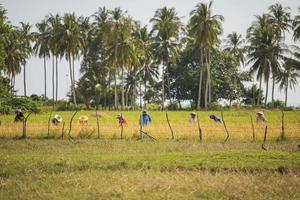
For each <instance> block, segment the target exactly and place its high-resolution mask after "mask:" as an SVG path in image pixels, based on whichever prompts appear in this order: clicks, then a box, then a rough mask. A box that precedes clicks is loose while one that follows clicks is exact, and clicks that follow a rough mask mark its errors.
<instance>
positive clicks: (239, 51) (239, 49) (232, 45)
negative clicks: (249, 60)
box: [225, 32, 245, 69]
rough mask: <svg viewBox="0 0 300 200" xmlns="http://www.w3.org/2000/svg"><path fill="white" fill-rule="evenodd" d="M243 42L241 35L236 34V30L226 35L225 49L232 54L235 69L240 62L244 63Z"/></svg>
mask: <svg viewBox="0 0 300 200" xmlns="http://www.w3.org/2000/svg"><path fill="white" fill-rule="evenodd" d="M244 43H245V40H244V39H242V35H238V34H237V33H236V32H233V33H230V34H229V35H228V36H227V40H226V47H225V51H227V52H228V53H229V54H231V55H232V56H233V58H234V63H235V64H236V66H235V67H236V68H237V69H238V67H239V65H240V64H242V65H244V62H245V48H244V46H243V45H244Z"/></svg>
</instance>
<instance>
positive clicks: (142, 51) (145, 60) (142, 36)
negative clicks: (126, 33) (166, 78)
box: [134, 26, 159, 108]
mask: <svg viewBox="0 0 300 200" xmlns="http://www.w3.org/2000/svg"><path fill="white" fill-rule="evenodd" d="M134 38H135V41H136V45H135V46H136V48H137V51H138V53H137V57H138V60H139V63H140V65H141V68H140V69H139V71H138V76H139V78H140V79H141V81H140V87H139V88H140V107H141V108H142V97H141V95H142V89H141V84H142V83H143V84H144V95H146V93H147V82H148V83H150V84H151V85H153V83H154V82H155V79H158V76H159V72H158V67H157V65H156V63H155V62H154V61H153V52H152V48H151V42H152V38H151V34H150V33H148V31H147V26H144V27H142V28H140V27H139V26H137V27H136V30H135V32H134ZM144 107H146V101H144Z"/></svg>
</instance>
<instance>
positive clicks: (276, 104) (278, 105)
mask: <svg viewBox="0 0 300 200" xmlns="http://www.w3.org/2000/svg"><path fill="white" fill-rule="evenodd" d="M267 107H268V108H283V107H285V104H284V102H283V101H281V100H279V99H276V100H274V101H273V102H269V103H267Z"/></svg>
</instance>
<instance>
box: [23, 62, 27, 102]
mask: <svg viewBox="0 0 300 200" xmlns="http://www.w3.org/2000/svg"><path fill="white" fill-rule="evenodd" d="M24 96H25V97H26V96H27V95H26V65H24Z"/></svg>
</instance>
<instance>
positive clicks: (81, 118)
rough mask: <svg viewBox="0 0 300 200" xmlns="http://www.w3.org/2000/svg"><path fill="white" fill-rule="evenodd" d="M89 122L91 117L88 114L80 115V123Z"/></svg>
mask: <svg viewBox="0 0 300 200" xmlns="http://www.w3.org/2000/svg"><path fill="white" fill-rule="evenodd" d="M88 122H89V118H88V116H86V115H82V116H80V117H79V123H80V124H82V125H84V124H88Z"/></svg>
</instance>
